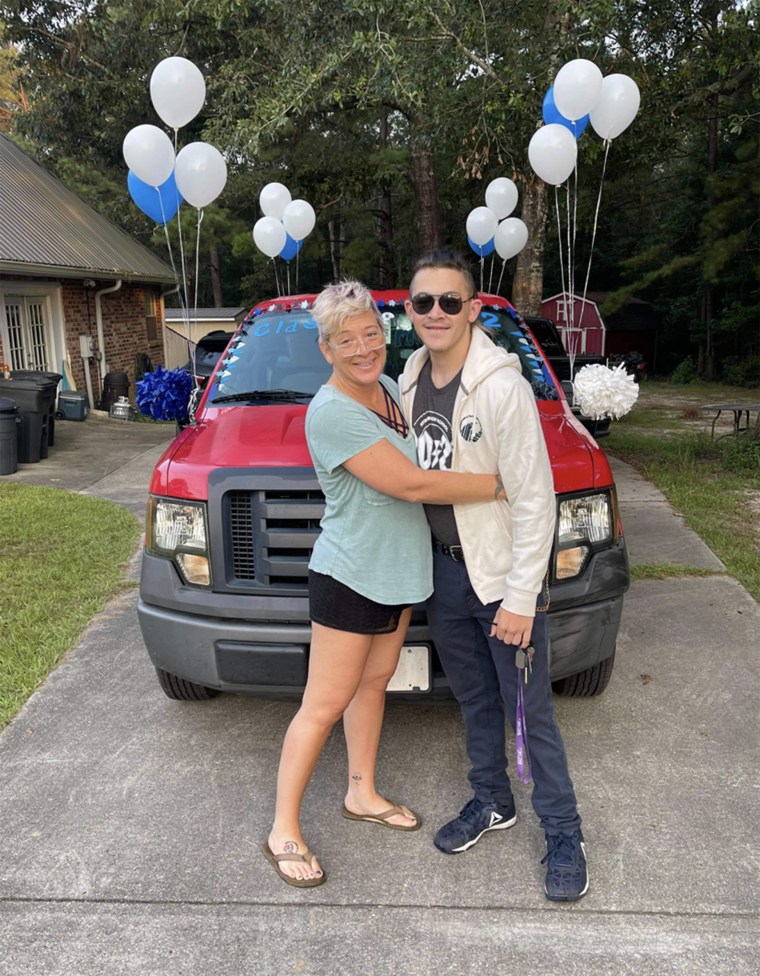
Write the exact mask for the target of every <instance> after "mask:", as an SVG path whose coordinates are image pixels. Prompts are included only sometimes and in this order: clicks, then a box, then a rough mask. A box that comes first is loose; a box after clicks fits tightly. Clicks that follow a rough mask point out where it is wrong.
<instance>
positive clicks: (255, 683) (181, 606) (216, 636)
mask: <svg viewBox="0 0 760 976" xmlns="http://www.w3.org/2000/svg"><path fill="white" fill-rule="evenodd" d="M628 585H629V574H628V558H627V555H626V550H625V543H624V541H623V539H622V538H621V539H619V540H618V541H617V543H616V544H615V546H613V547H612V548H610V549H606V550H603V551H601V552H597V553H596V554H594V556H592V558H591V560H590V562H589V565H588V566H587V568H586V570H585V572H584V573H583V574H582V576H580V577H579V578H578V579H576V580H570V581H565V582H563V583H561V584H556V585H555V586H554V587H553V588H552V594H551V604H550V607H549V626H550V635H551V677H552V679H553V680H557V679H559V678H564V677H567V676H568V675H571V674H577V673H579V672H580V671H584V670H586V669H587V668H590V667H593V666H594V665H595V664H598V663H599V662H600V661H603V660H604V659H605V658H608V657H610V656H611V655H612V654H613V653H614V650H615V641H616V639H617V633H618V628H619V626H620V616H621V613H622V608H623V594H624V593H625V591H626V590H627V589H628ZM137 609H138V617H139V621H140V628H141V630H142V635H143V639H144V641H145V646H146V648H147V650H148V654H149V656H150V658H151V660H152V662H153V664H154V665H155V666H156V667H158V668H161V669H163V670H164V671H169V672H170V673H172V674H176V675H178V676H179V677H181V678H185V679H186V680H189V681H194V682H196V683H197V684H200V685H205V686H206V687H209V688H217V689H219V690H221V691H232V692H239V693H244V694H251V695H257V696H262V697H264V696H265V697H277V698H283V697H290V698H299V697H300V695H301V692H302V691H303V688H304V685H305V683H306V673H307V667H308V658H309V644H310V640H311V629H310V626H309V615H308V599H307V598H306V597H304V596H303V595H296V594H289V595H288V594H280V595H278V596H275V595H271V596H266V597H263V596H262V597H258V596H244V595H240V594H219V593H214V592H211V591H207V590H200V589H191V588H189V587H187V586H184V585H183V584H182V582H181V580H180V578H179V576H178V574H177V572H176V570H175V569H174V567H173V566H172V564H171V563H170V562H169V561H168V560H166V559H161V558H158V557H155V556H151V555H149V554H147V553H145V554H144V557H143V569H142V579H141V586H140V600H139V603H138V608H137ZM406 642H407V643H410V644H412V643H413V644H419V643H432V642H431V641H430V635H429V632H428V629H427V622H426V620H425V614H424V610H423V608H421V607H418V608H416V610H415V613H414V616H413V619H412V625H411V627H410V629H409V632H408V635H407V638H406ZM432 664H433V675H432V687H431V690H430V691H429V692H426V693H425V694H424V695H422V696H420V695H415V696H413V697H425V698H431V697H432V698H447V697H450V695H451V693H450V691H449V687H448V682H447V680H446V677H445V675H444V674H443V671H442V669H441V667H440V663H439V662H438V657H437V655H436V654H435V652H434V653H433V657H432ZM394 697H395V696H394ZM398 697H407V695H406V693H398Z"/></svg>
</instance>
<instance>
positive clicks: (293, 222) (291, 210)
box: [282, 200, 317, 241]
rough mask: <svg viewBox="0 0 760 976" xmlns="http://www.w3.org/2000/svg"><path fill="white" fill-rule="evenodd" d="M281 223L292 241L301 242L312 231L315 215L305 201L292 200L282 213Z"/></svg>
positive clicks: (315, 220)
mask: <svg viewBox="0 0 760 976" xmlns="http://www.w3.org/2000/svg"><path fill="white" fill-rule="evenodd" d="M282 222H283V224H285V230H286V231H287V232H288V233H289V234H290V236H291V237H292V238H293V240H294V241H302V240H303V239H304V238H305V237H308V236H309V234H311V232H312V231H313V230H314V224H315V223H316V222H317V215H316V214H315V213H314V207H312V205H311V204H310V203H307V202H306V200H292V201H291V202H290V203H289V204H288V205H287V207H285V210H284V211H283V213H282Z"/></svg>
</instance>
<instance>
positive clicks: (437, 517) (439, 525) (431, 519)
mask: <svg viewBox="0 0 760 976" xmlns="http://www.w3.org/2000/svg"><path fill="white" fill-rule="evenodd" d="M461 379H462V371H461V370H460V371H459V372H458V373H457V375H456V376H455V377H454V379H453V380H451V382H450V383H447V384H446V386H442V387H441V388H440V389H437V388H436V387H435V386H434V385H433V379H432V376H431V369H430V360H428V361H427V362H426V363H425V365H424V366H423V367H422V371H421V372H420V375H419V379H418V381H417V390H416V392H415V395H414V407H413V409H412V429H413V430H414V439H415V441H416V444H417V461H418V463H419V466H420V467H421V468H425V470H427V471H430V470H438V471H450V470H451V456H452V454H453V452H454V438H453V432H452V421H453V417H454V402H455V401H456V398H457V390H458V389H459V384H460V381H461ZM425 515H426V516H427V520H428V523H429V524H430V530H431V532H432V533H433V538H434V539H437V540H438V542H442V543H443V544H444V545H446V546H458V545H459V533H458V532H457V523H456V519H455V518H454V509H453V508H452V506H451V505H425Z"/></svg>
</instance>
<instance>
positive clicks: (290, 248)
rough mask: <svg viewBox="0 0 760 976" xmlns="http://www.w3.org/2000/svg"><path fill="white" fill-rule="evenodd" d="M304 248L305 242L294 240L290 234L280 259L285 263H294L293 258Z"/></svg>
mask: <svg viewBox="0 0 760 976" xmlns="http://www.w3.org/2000/svg"><path fill="white" fill-rule="evenodd" d="M302 246H303V241H296V240H294V239H293V238H292V237H291V236H290V234H288V235H287V237H286V238H285V244H284V245H283V248H282V250H281V251H280V257H281V258H282V260H283V261H292V260H293V258H294V257H295V256H296V254H298V252H299V251H300V250H301V248H302Z"/></svg>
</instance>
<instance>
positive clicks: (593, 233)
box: [581, 139, 611, 316]
mask: <svg viewBox="0 0 760 976" xmlns="http://www.w3.org/2000/svg"><path fill="white" fill-rule="evenodd" d="M610 142H611V140H610V139H605V140H604V162H603V164H602V178H601V179H600V180H599V195H598V197H597V198H596V210H595V212H594V227H593V229H592V231H591V249H590V250H589V252H588V266H587V268H586V280H585V282H584V283H583V304H582V305H581V316H583V312H584V311H585V310H586V293H587V291H588V280H589V277H590V276H591V259H592V257H593V254H594V241H595V240H596V228H597V224H598V222H599V207H600V205H601V203H602V187H603V186H604V174H605V172H606V171H607V155H608V154H609V151H610Z"/></svg>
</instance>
